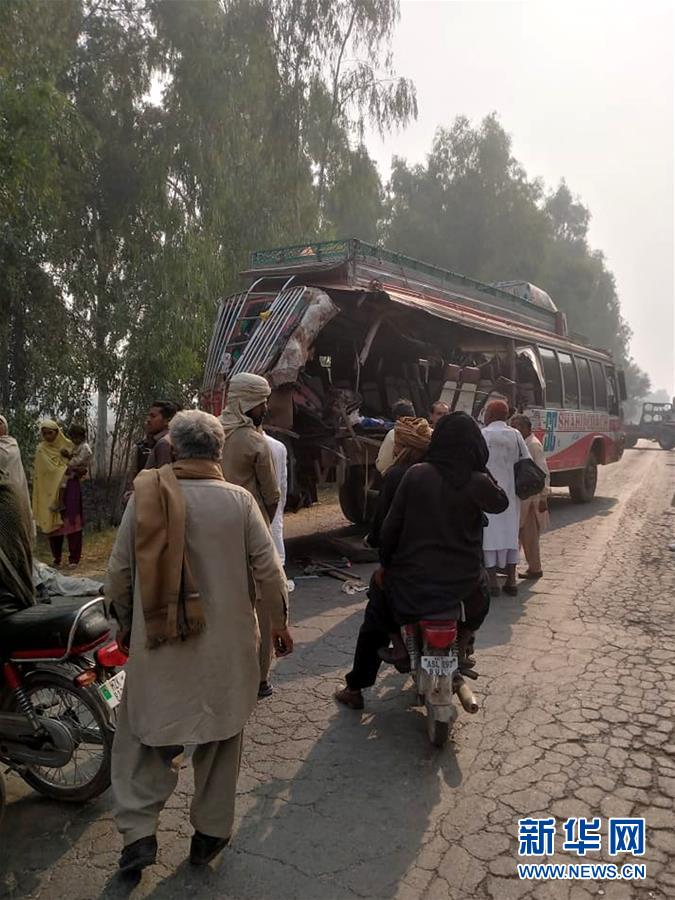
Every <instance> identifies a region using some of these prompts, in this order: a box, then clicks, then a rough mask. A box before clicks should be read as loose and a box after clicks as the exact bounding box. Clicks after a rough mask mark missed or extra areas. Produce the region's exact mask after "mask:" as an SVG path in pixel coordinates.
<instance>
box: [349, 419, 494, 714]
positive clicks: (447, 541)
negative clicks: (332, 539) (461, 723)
mask: <svg viewBox="0 0 675 900" xmlns="http://www.w3.org/2000/svg"><path fill="white" fill-rule="evenodd" d="M487 459H488V449H487V446H486V444H485V441H484V439H483V436H482V434H481V432H480V429H479V427H478V425H477V424H476V422H475V421H474V420H473V419H472V418H471V416H469V415H467V414H466V413H461V412H455V413H450V414H449V415H447V416H443V418H442V419H440V421H439V422H438V424H437V425H436V428H435V429H434V433H433V437H432V439H431V443H430V445H429V451H428V453H427V456H426V460H425V461H424V462H422V463H419V464H418V465H416V466H413V467H412V468H410V469H409V470H408V471H407V472H406V474H405V475H404V477H403V479H402V481H401V483H400V485H399V487H398V490H397V492H396V496H395V497H394V500H393V503H392V505H391V507H390V509H389V512H388V514H387V517H386V519H385V520H384V523H383V525H382V528H381V530H380V539H379V547H380V563H381V570H380V571H379V572H378V573H376V576H375V577H374V579H373V583H371V602H372V600H373V595H374V594H375V593H376V592H377V588H378V585H379V586H380V587H381V588H382V589H383V595H384V596H383V598H382V602H381V604H379V606H380V608H381V609H382V623H383V624H385V623H386V621H387V620H388V621H389V622H390V623H391V621H392V619H393V623H395V626H400V625H404V624H406V623H408V622H417V621H419V620H420V619H424V618H428V617H430V616H439V615H444V616H447V617H448V618H456V619H461V618H462V616H461V613H462V608H463V613H464V621H463V622H462V623H461V629H462V632H463V638H464V640H465V641H466V640H468V639H469V638H470V637H471V635H472V633H473V632H475V631H476V630H477V629H478V628H479V627H480V626H481V624H482V623H483V620H484V619H485V616H486V615H487V613H488V610H489V607H490V595H489V591H488V589H487V580H486V576H485V570H484V568H483V526H484V523H485V518H484V513H500V512H503V511H504V510H505V509H506V508H507V507H508V499H507V497H506V494H505V493H504V491H502V489H501V488H500V487H499V485H498V484H497V483H496V482H495V480H494V479H493V478H492V476H491V475H490V474H489V472H488V471H487V469H486V464H487ZM385 598H386V599H385ZM369 606H370V604H369ZM352 675H353V673H352V672H350V673H349V674H348V675H347V677H346V681H347V687H346V688H345V689H343V690H342V691H339V692H338V694H337V695H336V696H337V699H338V700H339V701H340V702H342V703H344V704H345V705H347V706H350V707H352V708H355V709H361V708H363V697H362V696H361V689H362V688H363V687H368V686H369V685H366V684H358V683H357V682H356V681H355V680H354V678H353V677H350V676H352ZM372 683H374V679H373V681H372V682H371V684H372Z"/></svg>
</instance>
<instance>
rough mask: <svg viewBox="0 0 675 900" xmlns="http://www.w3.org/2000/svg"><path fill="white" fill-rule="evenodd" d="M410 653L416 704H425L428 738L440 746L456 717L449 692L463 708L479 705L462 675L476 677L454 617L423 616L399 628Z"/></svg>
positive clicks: (474, 710) (473, 709)
mask: <svg viewBox="0 0 675 900" xmlns="http://www.w3.org/2000/svg"><path fill="white" fill-rule="evenodd" d="M401 636H402V638H403V643H404V644H405V646H406V649H407V651H408V656H409V657H410V672H411V675H412V678H413V682H414V685H415V690H416V691H417V705H418V706H425V707H426V712H427V731H428V734H429V740H430V741H431V743H432V744H433V745H434V746H435V747H443V746H444V744H446V743H447V740H448V737H449V735H450V727H451V725H452V724H453V722H454V721H455V719H456V718H457V707H456V706H455V704H454V703H453V695H455V694H456V695H457V697H458V699H459V702H460V703H461V705H462V707H463V708H464V709H465V710H466V712H468V713H471V714H474V713H477V712H478V709H479V706H478V703H477V701H476V698H475V697H474V694H473V691H472V690H471V688H470V687H469V686H468V684H467V683H466V681H465V678H469V679H476V678H477V677H478V673H477V672H475V671H474V670H473V667H472V664H471V660H470V659H469V656H468V653H467V645H466V641H464V642H462V641H460V640H458V633H457V621H456V620H455V619H425V620H423V621H420V622H415V623H413V624H411V625H404V626H403V627H402V628H401Z"/></svg>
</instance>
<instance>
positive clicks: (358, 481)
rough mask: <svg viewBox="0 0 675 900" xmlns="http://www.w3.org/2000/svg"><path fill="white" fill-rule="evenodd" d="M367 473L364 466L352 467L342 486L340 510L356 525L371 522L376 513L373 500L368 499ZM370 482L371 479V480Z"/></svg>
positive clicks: (348, 470)
mask: <svg viewBox="0 0 675 900" xmlns="http://www.w3.org/2000/svg"><path fill="white" fill-rule="evenodd" d="M365 478H366V473H365V470H364V467H363V466H350V467H349V468H348V469H347V473H346V477H345V481H344V484H342V485H341V486H340V508H341V509H342V512H343V513H344V516H345V518H346V519H349V521H350V522H353V523H354V525H363V524H365V523H366V522H369V521H370V519H371V518H372V514H373V512H374V508H373V507H374V503H373V499H372V498H371V496H370V491H369V492H368V494H369V496H368V498H367V499H366V483H365ZM369 481H370V479H369Z"/></svg>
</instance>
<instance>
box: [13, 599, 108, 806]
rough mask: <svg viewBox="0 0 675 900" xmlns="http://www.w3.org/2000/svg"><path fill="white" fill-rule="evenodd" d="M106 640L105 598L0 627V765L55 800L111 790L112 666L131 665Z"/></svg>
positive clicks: (61, 605) (50, 607)
mask: <svg viewBox="0 0 675 900" xmlns="http://www.w3.org/2000/svg"><path fill="white" fill-rule="evenodd" d="M109 637H110V624H109V622H108V620H107V618H106V615H105V609H104V606H103V600H102V598H101V597H97V598H95V599H91V600H87V601H85V602H84V603H83V602H82V599H81V598H80V599H77V598H74V599H70V598H68V599H65V598H63V599H59V600H57V601H54V602H53V603H50V604H45V603H40V604H38V605H36V606H32V607H30V608H28V609H25V610H21V611H20V612H16V613H13V614H11V615H9V616H6V617H5V618H3V620H2V625H1V626H0V666H1V674H0V764H4V765H6V766H8V768H9V770H10V771H14V772H16V773H18V774H19V775H20V776H21V777H22V778H23V779H24V781H26V782H27V783H28V784H29V785H30V786H31V787H32V788H34V789H35V790H37V791H39V792H40V793H42V794H45V795H46V796H48V797H52V798H54V799H56V800H67V801H72V802H82V801H86V800H90V799H92V798H93V797H97V796H98V795H99V794H101V793H103V791H105V790H106V789H107V788H108V786H109V785H110V754H111V748H112V739H113V733H114V712H113V709H114V707H115V706H116V703H117V702H118V700H119V694H120V693H121V688H120V687H119V681H121V680H122V679H123V673H120V674H121V677H119V676H118V675H117V674H116V673H115V666H116V665H120V664H122V663H123V662H124V661H125V659H126V657H116V656H115V654H114V653H113V651H112V649H111V647H104V645H105V643H106V641H108V640H109ZM113 647H114V648H116V644H115V645H113ZM97 648H98V650H97ZM111 654H112V655H111ZM120 659H121V662H120ZM111 683H112V688H111ZM0 778H1V776H0ZM3 793H4V789H3V786H2V783H1V781H0V801H1V800H2V794H3ZM0 810H1V803H0Z"/></svg>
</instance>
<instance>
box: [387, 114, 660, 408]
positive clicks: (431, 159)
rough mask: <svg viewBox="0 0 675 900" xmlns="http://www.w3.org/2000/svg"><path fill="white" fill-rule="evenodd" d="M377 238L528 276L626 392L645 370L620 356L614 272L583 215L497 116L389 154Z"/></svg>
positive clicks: (471, 267) (493, 277)
mask: <svg viewBox="0 0 675 900" xmlns="http://www.w3.org/2000/svg"><path fill="white" fill-rule="evenodd" d="M387 202H388V221H387V223H386V241H387V243H388V244H389V245H390V246H392V247H395V248H396V249H397V250H400V251H401V252H403V253H409V254H410V255H412V256H416V257H417V258H419V259H424V260H429V261H430V262H434V263H437V264H438V265H441V266H445V267H447V268H450V269H453V270H455V271H457V272H464V273H466V274H467V275H471V276H474V277H478V278H480V279H482V280H484V281H487V282H492V281H507V280H522V281H530V282H532V283H534V284H537V285H538V286H540V287H541V288H543V289H544V290H546V291H547V292H548V293H549V294H550V295H551V296H552V297H553V299H554V301H555V302H556V304H557V305H558V308H559V309H562V310H563V311H564V312H565V313H566V314H567V317H568V323H569V327H570V330H571V331H572V332H576V333H578V334H580V335H583V336H584V337H585V338H586V339H588V340H589V341H590V342H591V344H593V345H595V346H597V347H603V348H606V349H609V350H611V352H612V353H613V354H614V356H615V358H616V359H617V360H618V362H619V363H620V364H621V365H623V367H624V368H625V370H626V375H627V384H628V388H629V391H630V393H631V396H635V397H639V396H643V394H644V393H645V392H646V391H647V390H648V386H649V379H648V377H647V376H646V375H645V373H644V372H641V371H640V370H639V369H638V367H637V366H636V365H635V363H634V362H633V361H632V360H631V359H630V354H629V343H630V337H631V332H630V328H629V326H628V324H627V323H626V321H625V319H624V318H623V317H622V315H621V308H620V304H619V298H618V295H617V291H616V284H615V281H614V276H613V275H612V273H611V272H610V271H609V270H608V269H607V266H606V264H605V259H604V257H603V255H602V253H600V252H599V251H594V250H592V249H591V248H590V247H589V245H588V224H589V220H590V214H589V212H588V210H587V209H586V208H585V207H584V206H583V204H582V203H581V202H580V201H579V200H577V199H575V198H574V197H573V195H572V193H571V192H570V190H569V188H568V187H567V185H566V184H565V182H564V181H563V182H562V183H561V184H560V185H559V187H558V188H557V190H556V191H554V192H553V193H550V194H545V192H544V189H543V186H542V185H541V183H540V182H539V181H533V180H530V179H529V178H528V177H527V174H526V173H525V171H524V169H523V168H522V166H521V165H520V164H519V163H518V161H517V160H516V159H515V158H514V157H513V155H512V153H511V140H510V138H509V136H508V134H507V133H506V132H505V131H504V129H503V127H502V126H501V124H500V123H499V121H498V119H497V117H496V116H495V115H494V114H493V115H491V116H488V117H487V118H486V119H484V121H483V122H482V123H481V124H480V126H479V127H477V128H474V127H472V126H471V124H470V122H469V121H468V119H466V118H464V117H460V118H458V119H457V120H456V121H455V123H454V124H453V126H452V127H451V128H449V129H440V130H439V131H438V133H437V135H436V138H435V140H434V144H433V147H432V150H431V153H430V154H429V156H428V157H427V161H426V164H425V165H418V166H414V167H410V166H408V164H407V163H406V162H405V161H404V160H402V159H397V160H395V162H394V167H393V171H392V177H391V181H390V184H389V186H388V198H387Z"/></svg>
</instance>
